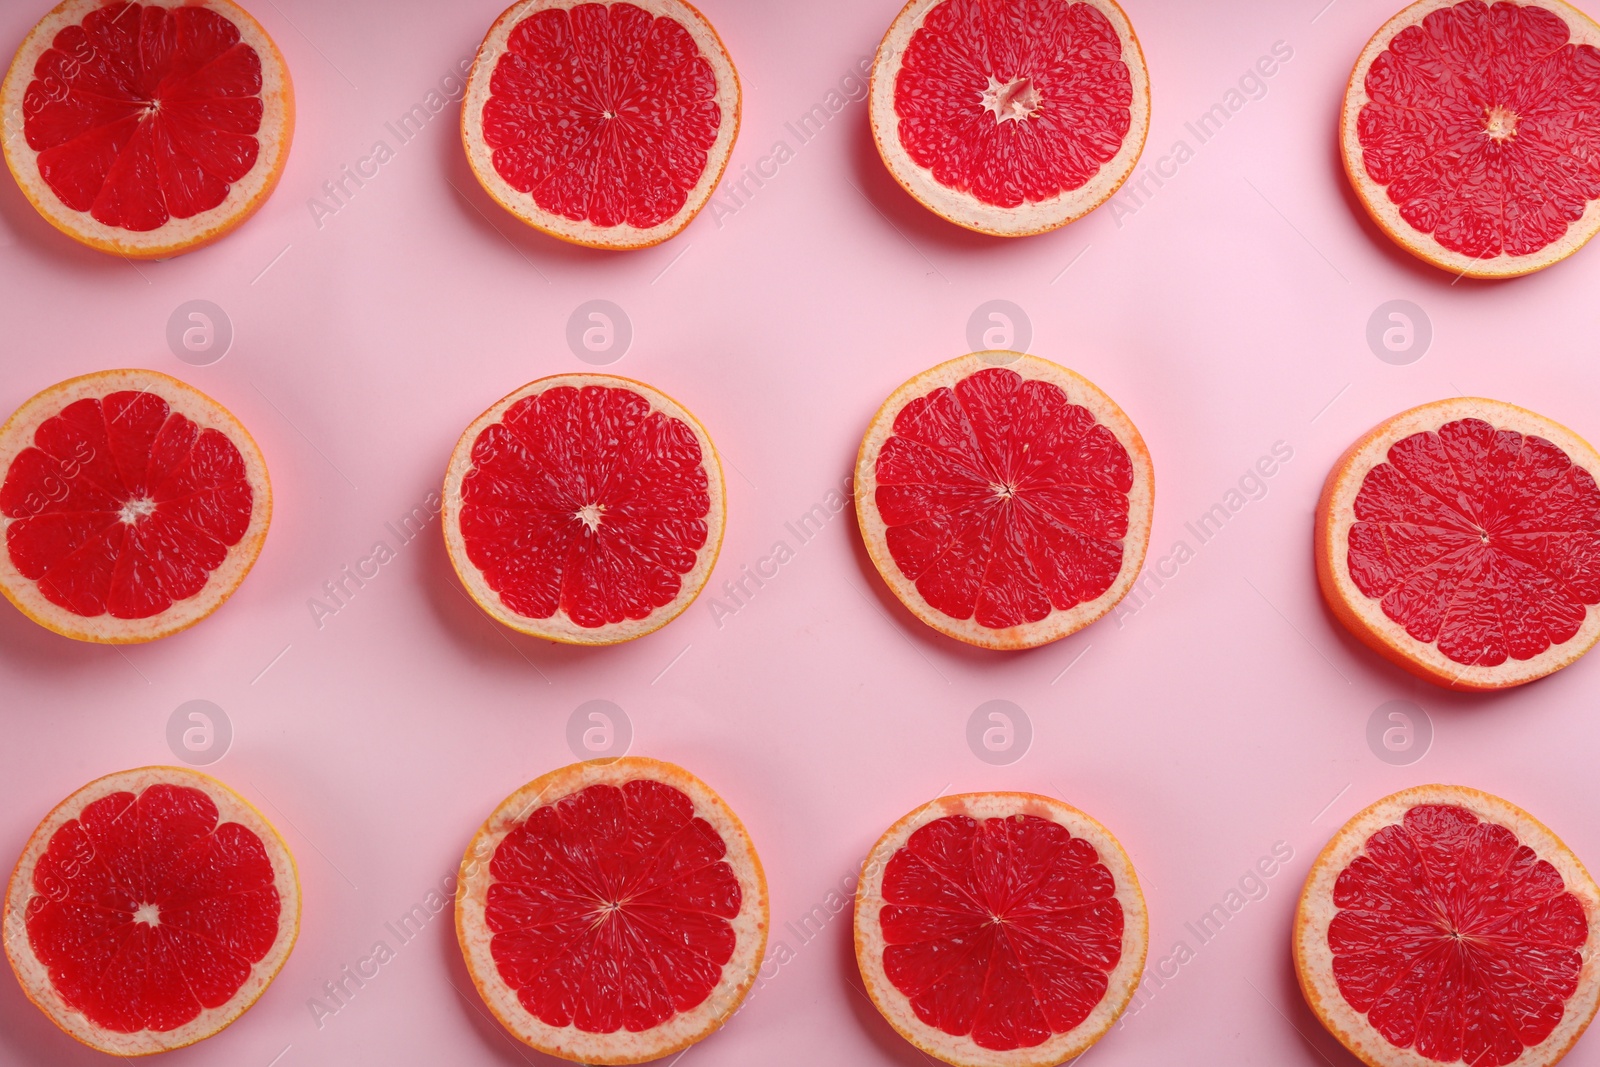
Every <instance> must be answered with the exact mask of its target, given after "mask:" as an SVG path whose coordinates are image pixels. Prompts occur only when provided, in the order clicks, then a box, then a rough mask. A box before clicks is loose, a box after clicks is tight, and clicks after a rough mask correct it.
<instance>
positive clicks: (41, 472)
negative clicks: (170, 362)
mask: <svg viewBox="0 0 1600 1067" xmlns="http://www.w3.org/2000/svg"><path fill="white" fill-rule="evenodd" d="M0 476H3V478H4V481H3V482H0V530H3V531H4V532H5V551H4V552H0V592H3V593H4V594H5V595H6V597H7V598H8V599H9V600H10V601H11V602H12V603H13V604H15V605H16V606H17V607H18V608H20V609H21V610H22V613H23V614H24V615H27V616H28V617H29V618H30V619H32V620H33V621H34V622H36V623H38V624H39V625H40V626H44V627H46V628H47V629H50V630H54V631H55V632H56V633H58V634H61V635H63V636H65V637H71V638H74V639H75V640H78V641H94V642H99V643H101V644H113V645H120V644H133V643H136V642H140V641H154V640H155V639H156V638H158V637H166V636H167V635H169V634H174V633H177V632H178V631H179V630H183V629H186V628H188V627H190V626H193V625H194V624H195V623H197V622H199V621H200V620H201V619H203V618H205V617H206V616H207V615H210V614H211V613H212V612H213V611H215V610H217V608H218V607H219V606H220V605H221V604H222V602H223V601H224V600H227V599H228V597H230V596H232V595H233V591H234V590H235V589H237V588H239V583H240V582H243V581H244V576H245V575H246V574H247V573H249V570H250V567H251V565H252V564H254V563H255V561H256V556H258V555H260V553H261V544H262V542H263V541H265V540H266V536H267V523H268V521H269V520H270V519H271V517H272V487H271V484H270V483H269V482H268V480H267V465H266V462H265V461H264V460H263V459H262V458H261V451H260V450H259V449H258V448H256V443H255V441H253V440H252V439H251V437H250V434H249V433H248V432H246V430H245V428H244V427H243V426H241V425H240V424H239V421H238V420H237V419H235V418H234V417H233V416H232V415H231V414H229V413H228V411H227V409H226V408H224V407H223V406H222V405H221V404H218V403H217V402H216V401H215V400H212V399H211V398H210V397H208V396H206V395H205V394H203V393H201V392H200V391H199V390H197V389H194V388H191V387H190V386H188V385H185V384H184V383H183V382H180V381H178V380H177V379H176V378H169V377H168V376H167V375H165V374H159V373H157V372H155V371H148V370H111V371H100V372H99V373H96V374H87V375H84V376H83V377H81V378H72V379H70V380H68V381H65V382H61V383H60V384H59V385H53V386H51V387H50V388H49V389H46V390H45V391H44V392H42V393H40V394H39V395H38V396H36V397H34V398H33V399H31V400H29V401H28V402H27V403H25V404H23V405H22V407H20V408H18V409H17V412H16V414H14V415H12V416H11V418H10V419H9V420H7V422H6V423H5V425H4V426H0Z"/></svg>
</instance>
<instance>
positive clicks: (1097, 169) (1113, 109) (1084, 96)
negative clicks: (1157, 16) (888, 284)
mask: <svg viewBox="0 0 1600 1067" xmlns="http://www.w3.org/2000/svg"><path fill="white" fill-rule="evenodd" d="M870 99H871V103H870V105H869V106H870V111H871V116H872V135H873V138H874V139H875V140H876V141H877V144H878V154H879V155H881V156H882V157H883V161H884V163H885V165H887V166H888V168H889V173H890V174H892V175H894V179H895V181H897V182H899V183H900V184H901V186H902V187H904V188H905V190H906V192H908V193H910V194H911V195H912V196H913V197H915V198H916V199H917V200H918V201H920V202H921V203H922V205H923V206H924V207H926V208H928V209H929V210H930V211H932V212H934V213H935V214H937V215H940V216H942V217H943V218H946V219H948V220H949V221H951V222H954V223H956V224H957V225H959V226H965V227H966V228H967V229H969V230H976V231H978V232H979V233H987V234H993V235H994V236H997V237H1022V236H1025V235H1028V234H1035V233H1043V232H1045V231H1046V230H1053V229H1056V228H1057V227H1059V226H1064V225H1066V224H1067V223H1069V222H1071V221H1072V220H1073V219H1076V218H1080V217H1082V216H1084V215H1086V214H1088V213H1089V212H1090V211H1093V210H1094V209H1095V208H1097V207H1099V206H1100V205H1101V204H1103V203H1105V201H1106V200H1108V199H1109V198H1110V197H1111V196H1112V194H1113V193H1115V192H1116V191H1117V190H1118V189H1119V188H1121V186H1122V183H1123V182H1124V181H1126V180H1127V177H1128V175H1129V174H1131V173H1132V172H1133V168H1134V165H1135V164H1136V163H1138V161H1139V153H1140V152H1141V151H1143V149H1144V139H1145V134H1146V133H1147V132H1149V128H1150V77H1149V75H1148V74H1147V73H1146V71H1145V65H1144V54H1143V53H1142V52H1141V51H1140V50H1139V39H1138V38H1137V37H1135V36H1134V34H1133V26H1132V25H1131V24H1129V22H1128V17H1127V16H1126V15H1125V14H1123V12H1122V8H1120V7H1118V6H1117V5H1116V2H1115V0H911V2H910V3H908V4H906V6H905V7H904V8H903V9H902V10H901V12H900V14H899V15H898V16H897V17H896V18H895V20H894V22H893V23H892V24H891V25H890V26H889V32H888V33H886V34H884V37H883V43H882V44H880V45H879V46H878V55H877V59H876V60H875V61H874V63H873V66H872V91H871V97H870Z"/></svg>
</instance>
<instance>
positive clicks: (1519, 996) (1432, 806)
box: [1294, 785, 1600, 1067]
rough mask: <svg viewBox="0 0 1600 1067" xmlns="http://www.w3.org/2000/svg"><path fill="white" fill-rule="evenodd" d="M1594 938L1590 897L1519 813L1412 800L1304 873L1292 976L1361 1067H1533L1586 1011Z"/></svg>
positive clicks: (1583, 880)
mask: <svg viewBox="0 0 1600 1067" xmlns="http://www.w3.org/2000/svg"><path fill="white" fill-rule="evenodd" d="M1597 924H1600V889H1597V888H1596V886H1595V884H1594V881H1593V880H1592V879H1591V878H1590V877H1589V875H1588V873H1587V872H1586V871H1585V870H1584V869H1583V866H1582V864H1580V863H1579V862H1578V859H1577V857H1576V856H1574V855H1573V854H1572V853H1571V852H1570V851H1569V850H1568V849H1567V848H1566V846H1565V845H1563V844H1562V843H1561V841H1560V839H1559V838H1557V837H1556V836H1555V835H1554V834H1553V833H1551V832H1550V831H1549V830H1548V829H1546V828H1545V827H1544V826H1542V825H1540V824H1539V823H1538V822H1537V821H1535V820H1534V819H1533V817H1532V816H1530V815H1528V813H1527V812H1524V811H1522V810H1521V809H1519V808H1517V807H1515V806H1514V805H1512V804H1509V803H1507V802H1506V801H1504V800H1501V799H1499V798H1498V797H1493V796H1490V795H1488V794H1486V793H1481V792H1479V791H1478V790H1475V789H1466V788H1463V787H1460V786H1441V785H1431V786H1420V787H1417V788H1415V789H1408V790H1405V791H1404V792H1401V793H1396V794H1395V795H1394V796H1391V797H1386V798H1384V799H1383V800H1381V801H1379V802H1378V803H1376V804H1374V805H1373V806H1372V807H1370V808H1368V809H1367V810H1365V811H1363V812H1361V813H1360V814H1359V815H1357V816H1356V817H1355V818H1354V819H1352V820H1351V821H1350V822H1349V823H1347V824H1346V825H1345V826H1344V828H1343V829H1341V830H1340V831H1339V833H1338V834H1337V835H1335V837H1334V839H1333V841H1332V842H1330V843H1329V845H1328V847H1327V848H1326V849H1325V850H1324V851H1323V853H1322V855H1321V856H1320V857H1319V858H1318V859H1317V862H1316V863H1315V864H1314V865H1313V867H1312V870H1311V874H1310V877H1309V878H1308V879H1307V880H1306V887H1305V891H1304V893H1303V894H1302V895H1301V898H1300V905H1299V908H1298V910H1297V912H1296V915H1295V940H1294V949H1295V952H1294V955H1295V965H1296V970H1297V971H1298V974H1299V977H1300V986H1301V989H1302V991H1303V992H1304V993H1305V996H1306V1000H1307V1002H1308V1003H1309V1004H1310V1005H1311V1008H1312V1010H1313V1011H1314V1012H1315V1013H1316V1015H1317V1016H1318V1018H1320V1019H1321V1020H1322V1022H1323V1024H1324V1025H1325V1026H1326V1027H1327V1028H1328V1030H1329V1031H1330V1032H1331V1033H1333V1035H1334V1036H1335V1037H1337V1038H1338V1039H1339V1040H1340V1041H1341V1042H1343V1043H1344V1045H1345V1047H1346V1048H1348V1049H1349V1050H1350V1051H1351V1052H1353V1053H1354V1054H1355V1055H1356V1056H1358V1057H1359V1058H1360V1059H1361V1060H1362V1061H1363V1062H1365V1063H1367V1064H1371V1065H1373V1067H1429V1065H1432V1064H1439V1063H1467V1064H1474V1065H1481V1067H1503V1065H1505V1064H1517V1065H1518V1067H1547V1065H1549V1064H1553V1063H1555V1062H1556V1061H1557V1060H1559V1059H1561V1057H1562V1056H1564V1055H1565V1054H1566V1053H1567V1051H1568V1050H1569V1049H1570V1048H1571V1047H1572V1044H1573V1042H1575V1041H1576V1040H1577V1039H1578V1036H1579V1035H1580V1034H1582V1033H1583V1030H1584V1028H1585V1027H1586V1026H1588V1024H1589V1021H1590V1020H1591V1019H1592V1018H1593V1017H1594V1013H1595V1007H1596V1004H1597V1003H1600V977H1597V976H1596V974H1595V969H1594V966H1593V956H1594V951H1595V945H1596V944H1597V940H1596V935H1597V934H1600V925H1597ZM1586 961H1587V962H1586Z"/></svg>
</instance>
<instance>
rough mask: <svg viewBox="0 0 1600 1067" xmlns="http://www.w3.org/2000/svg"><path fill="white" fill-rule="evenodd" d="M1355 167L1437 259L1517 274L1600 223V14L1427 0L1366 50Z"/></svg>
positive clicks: (1387, 26)
mask: <svg viewBox="0 0 1600 1067" xmlns="http://www.w3.org/2000/svg"><path fill="white" fill-rule="evenodd" d="M1339 139H1340V144H1341V145H1342V147H1343V156H1344V167H1345V171H1346V173H1348V174H1349V176H1350V182H1351V184H1352V185H1354V186H1355V190H1356V193H1357V195H1358V196H1359V197H1360V198H1361V202H1362V204H1363V205H1365V207H1366V209H1367V212H1368V213H1369V214H1370V215H1371V216H1372V218H1373V220H1374V221H1375V222H1377V224H1378V226H1379V227H1380V228H1381V229H1382V230H1383V231H1384V232H1385V233H1387V234H1388V235H1389V236H1390V237H1391V238H1393V239H1394V240H1395V241H1396V242H1397V243H1398V244H1399V245H1400V246H1401V247H1402V248H1404V249H1405V250H1406V251H1408V252H1410V253H1412V254H1413V255H1415V256H1417V257H1419V258H1421V259H1423V260H1426V261H1427V262H1429V263H1432V264H1433V265H1434V266H1436V267H1440V268H1442V269H1444V270H1448V271H1451V272H1452V273H1455V274H1462V275H1466V276H1467V277H1472V278H1509V277H1513V276H1515V275H1519V274H1527V273H1529V272H1531V271H1536V270H1539V269H1541V268H1543V267H1548V266H1549V265H1550V264H1552V263H1555V262H1556V261H1557V260H1561V259H1565V258H1566V257H1567V256H1570V255H1571V254H1572V253H1573V252H1575V251H1577V250H1578V249H1579V248H1580V247H1582V246H1583V245H1584V244H1585V243H1586V242H1587V241H1588V240H1589V239H1590V238H1591V237H1593V236H1594V235H1595V233H1596V232H1597V231H1600V168H1597V167H1596V166H1595V160H1596V158H1600V26H1597V25H1595V23H1594V22H1593V21H1592V20H1590V18H1589V17H1588V16H1587V15H1585V14H1583V12H1581V11H1579V10H1578V9H1577V8H1575V7H1573V6H1572V5H1570V4H1566V3H1563V2H1562V0H1522V2H1520V3H1515V2H1512V0H1496V2H1494V3H1484V2H1482V0H1463V2H1455V0H1419V2H1418V3H1415V4H1412V5H1411V6H1410V7H1408V8H1406V9H1405V10H1404V11H1402V12H1400V13H1399V14H1398V15H1396V16H1395V17H1394V18H1392V19H1390V20H1389V21H1388V22H1386V23H1384V25H1383V28H1382V29H1380V30H1379V31H1378V32H1377V34H1376V35H1374V36H1373V38H1372V40H1371V41H1369V42H1368V43H1367V47H1366V49H1365V50H1364V51H1363V52H1362V53H1361V57H1360V58H1359V59H1358V60H1357V61H1356V66H1355V70H1354V72H1353V73H1352V74H1351V75H1350V84H1349V86H1348V87H1347V88H1346V90H1345V101H1344V111H1343V115H1342V118H1341V121H1340V138H1339Z"/></svg>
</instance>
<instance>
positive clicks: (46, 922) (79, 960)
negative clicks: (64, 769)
mask: <svg viewBox="0 0 1600 1067" xmlns="http://www.w3.org/2000/svg"><path fill="white" fill-rule="evenodd" d="M0 925H3V927H4V931H5V946H6V957H7V958H8V959H9V960H10V961H11V967H12V969H13V970H15V971H16V973H17V979H18V980H19V981H20V982H21V983H22V990H23V992H24V993H26V994H27V996H28V999H29V1000H31V1001H33V1003H34V1004H35V1005H37V1006H38V1008H39V1010H40V1011H42V1012H44V1013H45V1014H46V1015H48V1016H49V1017H50V1021H51V1022H53V1023H55V1024H56V1025H57V1026H59V1027H60V1028H61V1029H62V1030H63V1031H65V1032H66V1033H67V1034H68V1035H69V1036H70V1037H74V1038H76V1039H78V1040H79V1041H81V1042H83V1043H84V1044H85V1045H88V1046H89V1047H90V1048H95V1049H99V1050H100V1051H101V1052H109V1053H111V1054H113V1055H116V1056H143V1055H146V1054H148V1053H152V1052H165V1051H167V1050H169V1049H175V1048H182V1047H183V1046H185V1045H192V1044H194V1043H195V1042H196V1041H201V1040H203V1039H205V1038H208V1037H210V1036H212V1035H213V1034H216V1033H218V1032H220V1031H221V1030H223V1029H225V1028H226V1027H227V1026H228V1025H229V1024H230V1023H232V1022H233V1021H234V1020H235V1019H237V1018H238V1017H239V1016H240V1015H243V1014H244V1012H245V1011H246V1010H247V1009H248V1008H249V1007H250V1005H252V1004H254V1003H255V1002H256V999H257V998H258V997H260V996H261V994H262V993H264V992H265V991H266V988H267V986H268V985H270V984H271V983H272V979H273V978H274V977H275V976H276V975H277V973H278V971H279V969H280V968H282V967H283V964H284V961H285V960H287V959H288V958H289V950H290V949H291V948H293V947H294V940H295V935H296V934H297V933H298V932H299V928H300V884H299V882H298V881H297V880H296V875H295V866H294V860H293V858H292V857H291V856H290V855H289V849H288V847H287V846H285V845H284V843H283V840H282V839H281V838H280V837H279V836H278V835H277V833H276V832H275V831H274V830H273V829H272V826H271V825H270V824H269V823H268V822H267V820H266V819H265V818H263V817H262V815H261V813H260V812H258V811H256V809H255V808H253V807H251V806H250V804H249V802H247V801H246V800H245V799H244V798H243V797H240V796H239V795H238V794H237V793H235V792H234V791H233V790H231V789H229V788H228V787H227V786H225V785H223V784H222V783H221V782H219V781H217V780H216V779H215V778H211V777H208V776H207V775H204V774H200V773H199V772H197V771H191V770H187V769H185V768H181V767H141V768H139V769H138V770H133V771H122V772H121V773H119V774H110V775H107V776H106V777H104V778H101V779H99V780H97V781H94V782H90V783H89V784H88V785H86V786H84V787H83V788H82V789H80V790H78V791H77V792H76V793H74V794H72V795H71V796H70V797H68V798H67V799H66V800H63V801H62V802H61V803H60V804H59V805H57V806H56V809H55V810H54V811H52V812H51V813H50V814H49V815H47V816H46V817H45V820H44V822H42V823H40V824H39V828H38V829H37V830H35V831H34V833H33V836H32V837H31V838H29V839H28V844H27V846H26V847H25V848H24V849H23V850H22V858H21V859H20V860H18V861H17V868H16V871H15V872H14V873H13V874H12V875H11V883H10V885H9V886H8V887H7V889H6V905H5V914H4V917H3V920H0Z"/></svg>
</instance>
